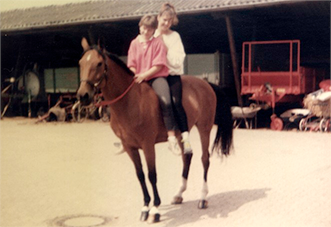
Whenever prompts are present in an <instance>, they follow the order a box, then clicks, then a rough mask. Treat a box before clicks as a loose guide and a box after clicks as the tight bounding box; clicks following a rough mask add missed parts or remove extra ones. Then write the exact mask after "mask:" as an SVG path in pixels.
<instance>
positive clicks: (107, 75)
mask: <svg viewBox="0 0 331 227" xmlns="http://www.w3.org/2000/svg"><path fill="white" fill-rule="evenodd" d="M81 45H82V47H83V54H82V56H81V59H80V61H79V66H80V85H79V88H78V90H77V99H78V100H79V102H80V103H81V104H82V105H89V104H90V103H91V102H92V101H93V96H94V93H95V91H96V90H97V89H100V90H101V92H102V94H103V97H104V99H105V101H104V102H105V103H103V104H107V105H109V106H110V113H111V119H110V125H111V128H112V129H113V131H114V133H115V135H116V136H118V137H119V138H120V140H121V142H122V145H123V148H124V150H125V151H126V153H127V154H128V155H129V157H130V159H131V160H132V162H133V164H134V167H135V171H136V175H137V178H138V180H139V182H140V185H141V189H142V192H143V197H144V205H143V208H142V210H141V216H140V219H141V221H146V220H147V219H148V220H147V221H148V222H158V221H160V213H159V211H158V207H159V205H160V204H161V199H160V196H159V193H158V189H157V174H156V168H155V144H156V143H159V142H164V141H167V131H166V128H165V125H164V123H163V119H162V115H161V112H160V107H159V100H158V97H157V96H156V94H155V92H154V91H153V89H152V88H151V87H150V86H149V85H148V83H146V82H143V83H141V84H138V83H135V81H134V74H133V73H132V72H131V71H130V69H129V68H128V67H127V66H126V64H125V63H124V62H123V61H122V60H120V59H119V58H118V57H116V56H115V55H114V54H111V53H109V52H107V51H106V50H105V48H103V47H101V46H100V45H92V46H90V45H89V43H88V41H87V40H86V39H85V38H83V39H82V41H81ZM182 84H183V90H182V92H183V100H182V104H183V107H184V109H185V111H186V114H187V119H188V125H189V129H191V128H192V127H193V126H194V125H195V126H196V128H197V130H198V132H199V134H200V139H201V146H202V156H201V161H202V165H203V169H204V173H203V186H202V192H201V198H200V200H199V204H198V208H200V209H205V208H207V206H208V203H207V200H206V197H207V194H208V186H207V174H208V168H209V164H210V161H209V158H210V154H211V153H209V142H210V141H209V138H210V133H211V130H212V127H213V125H214V123H216V124H217V126H218V128H217V132H216V136H215V140H214V144H213V147H212V150H213V151H216V152H218V153H219V154H220V155H221V156H224V155H225V156H227V155H229V153H230V150H231V147H232V137H233V131H232V130H233V124H232V114H231V109H230V105H229V104H228V103H227V102H226V97H225V95H224V94H222V92H221V91H220V89H219V87H218V86H216V85H211V84H209V83H208V82H206V81H204V80H202V79H200V78H196V77H194V76H186V75H185V76H182ZM176 137H177V139H178V141H179V145H180V148H181V150H182V154H181V155H182V161H183V170H182V185H181V186H180V189H179V191H178V193H177V194H176V195H175V196H174V199H173V201H172V204H181V203H182V201H183V197H182V194H183V192H184V191H185V190H186V186H187V180H188V175H189V169H190V164H191V159H192V154H184V152H183V145H182V143H181V142H180V132H177V133H176ZM138 149H142V150H143V153H144V156H145V159H146V163H147V168H148V179H149V181H150V183H151V185H152V189H153V195H154V201H153V206H152V207H151V209H149V203H150V201H151V196H150V194H149V192H148V189H147V186H146V182H145V174H144V172H143V168H142V163H141V159H140V155H139V152H138ZM220 151H221V152H220Z"/></svg>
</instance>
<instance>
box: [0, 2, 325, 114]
mask: <svg viewBox="0 0 331 227" xmlns="http://www.w3.org/2000/svg"><path fill="white" fill-rule="evenodd" d="M170 2H171V3H173V4H174V6H175V7H176V9H177V12H178V16H179V24H178V25H177V26H176V27H174V30H176V31H178V32H179V33H180V35H181V37H182V41H183V44H184V47H185V50H186V53H187V58H186V60H185V73H187V74H191V75H196V76H200V77H204V78H205V79H207V80H209V81H210V82H212V83H215V84H218V85H220V86H221V87H223V88H224V89H225V90H226V91H227V93H228V95H229V96H230V98H231V102H232V104H233V105H237V104H238V99H237V98H238V97H237V94H238V93H236V91H238V85H239V84H240V82H239V80H240V73H241V68H240V66H241V61H242V59H241V57H242V54H241V53H242V44H243V43H244V42H246V41H268V40H300V42H301V52H300V57H301V64H302V65H308V66H312V67H317V68H322V69H324V70H325V72H327V73H324V74H323V75H321V76H320V77H321V78H319V80H322V79H324V78H329V77H330V74H329V71H330V2H329V1H300V0H298V1H294V0H292V1H289V0H171V1H170ZM162 3H164V1H162V0H91V1H87V2H83V3H72V4H66V5H57V6H55V5H50V6H46V7H39V8H29V9H19V10H11V11H5V12H2V13H1V90H2V91H4V90H5V89H6V87H8V85H10V84H11V83H12V82H13V81H15V82H14V83H13V86H12V88H11V89H8V90H6V92H2V102H1V111H2V113H3V110H4V108H5V106H6V104H7V103H8V101H9V100H10V99H11V104H10V106H9V108H8V111H7V113H6V114H7V115H22V116H28V115H31V116H37V115H38V114H41V113H42V112H43V111H44V112H45V111H47V109H48V108H49V107H50V106H52V105H53V104H54V102H56V100H57V99H58V97H59V96H60V95H62V94H72V95H74V93H75V91H76V89H77V88H78V85H79V68H78V60H79V59H80V56H81V53H82V48H81V46H80V41H81V39H82V37H87V38H88V39H89V40H90V42H93V43H96V42H98V40H99V39H101V40H103V41H104V43H105V44H106V49H107V50H108V51H110V52H112V53H115V54H117V55H118V56H121V57H122V58H123V60H125V56H126V55H127V50H128V47H129V44H130V41H131V40H132V39H133V38H135V36H136V35H137V34H138V21H139V19H140V18H141V16H143V15H145V14H155V15H156V14H157V13H158V10H159V8H160V6H161V5H162ZM32 74H33V75H32ZM10 78H14V80H13V79H12V80H11V79H10ZM29 83H30V84H29ZM28 89H29V90H28Z"/></svg>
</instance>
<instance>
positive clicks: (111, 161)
mask: <svg viewBox="0 0 331 227" xmlns="http://www.w3.org/2000/svg"><path fill="white" fill-rule="evenodd" d="M35 121H36V120H35V119H27V118H4V119H2V120H1V121H0V129H1V132H0V133H1V141H0V142H1V222H0V226H1V227H9V226H11V227H44V226H70V227H72V226H76V227H82V226H89V227H94V226H132V227H139V226H149V225H148V224H147V223H142V222H140V221H139V217H140V209H141V208H142V205H143V197H142V192H141V189H140V185H139V183H138V180H137V179H136V176H135V171H134V168H133V164H132V163H131V161H130V159H129V158H128V156H127V155H126V154H121V155H116V154H115V151H116V148H115V147H114V146H113V144H114V142H117V141H119V140H118V139H117V138H116V137H115V136H114V134H113V132H112V130H111V129H110V127H109V124H107V123H103V122H101V121H87V122H84V123H80V124H78V123H64V122H62V123H57V122H55V123H54V122H53V123H39V124H35V123H34V122H35ZM215 129H216V128H214V129H213V132H212V136H211V137H212V138H214V133H215ZM191 141H192V144H193V147H194V156H193V160H192V166H191V172H190V176H189V182H188V190H187V191H186V192H185V193H184V203H183V204H182V205H171V204H170V202H171V200H172V197H173V196H174V195H175V193H176V192H177V190H178V189H179V186H180V181H181V177H180V175H181V167H182V164H181V158H180V157H178V156H175V155H173V154H172V153H170V152H169V151H168V150H167V144H166V143H161V144H157V145H156V149H157V171H158V188H159V193H160V196H161V199H162V204H161V206H160V212H161V222H159V223H156V224H153V225H152V226H155V227H161V226H162V227H173V226H183V227H184V226H187V227H199V226H209V227H214V226H222V227H224V226H226V227H233V226H236V227H237V226H238V227H246V226H247V227H253V226H254V227H260V226H266V227H273V226H275V227H276V226H277V227H279V226H283V227H292V226H297V227H299V226H300V227H303V226H307V227H308V226H309V227H316V226H318V227H329V226H331V190H330V189H331V134H330V133H320V132H317V133H313V132H297V131H282V132H276V131H271V130H266V129H259V130H244V129H236V130H235V131H234V153H233V154H232V155H231V156H229V157H228V158H226V159H221V158H219V157H217V155H213V156H212V157H211V166H210V171H209V180H208V181H209V196H208V201H209V207H208V209H205V210H199V209H197V206H198V200H199V198H200V190H201V188H202V165H201V162H200V156H201V150H200V142H199V136H198V134H197V131H196V129H195V128H193V130H192V133H191ZM144 166H146V165H144ZM145 173H146V172H145Z"/></svg>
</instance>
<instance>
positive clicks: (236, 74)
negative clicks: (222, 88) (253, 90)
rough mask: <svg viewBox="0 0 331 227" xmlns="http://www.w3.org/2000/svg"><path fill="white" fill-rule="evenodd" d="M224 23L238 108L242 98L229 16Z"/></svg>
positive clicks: (241, 103)
mask: <svg viewBox="0 0 331 227" xmlns="http://www.w3.org/2000/svg"><path fill="white" fill-rule="evenodd" d="M225 21H226V28H227V30H228V39H229V45H230V53H231V60H232V69H233V75H234V81H235V85H236V91H237V100H238V104H239V106H240V107H243V102H242V98H241V95H240V78H239V68H238V61H237V53H236V46H235V42H234V38H233V30H232V25H231V20H230V18H229V16H226V17H225Z"/></svg>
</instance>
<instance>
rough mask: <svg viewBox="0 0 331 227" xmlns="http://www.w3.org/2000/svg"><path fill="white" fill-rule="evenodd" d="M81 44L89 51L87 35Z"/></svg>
mask: <svg viewBox="0 0 331 227" xmlns="http://www.w3.org/2000/svg"><path fill="white" fill-rule="evenodd" d="M81 44H82V47H83V49H84V51H87V50H88V49H89V48H90V45H89V44H88V42H87V39H86V38H85V37H83V38H82V42H81Z"/></svg>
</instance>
